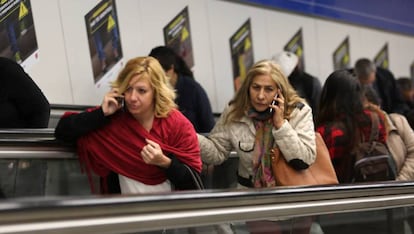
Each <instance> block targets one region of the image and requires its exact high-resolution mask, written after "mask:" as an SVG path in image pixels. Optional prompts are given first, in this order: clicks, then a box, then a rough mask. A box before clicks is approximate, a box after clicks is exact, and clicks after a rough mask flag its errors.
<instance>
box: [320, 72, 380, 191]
mask: <svg viewBox="0 0 414 234" xmlns="http://www.w3.org/2000/svg"><path fill="white" fill-rule="evenodd" d="M363 100H364V93H363V89H362V87H361V84H360V83H359V81H358V79H357V78H356V77H355V76H353V75H352V73H350V72H349V71H348V70H337V71H334V72H333V73H331V74H330V75H329V77H328V78H327V80H326V81H325V84H324V86H323V89H322V94H321V100H320V105H319V112H318V113H319V114H318V117H317V120H316V130H317V131H318V132H319V133H320V134H321V136H322V138H323V139H324V141H325V143H326V146H327V147H328V150H329V154H330V156H331V159H332V163H333V166H334V168H335V171H336V174H337V176H338V180H339V182H340V183H350V182H352V181H353V178H354V163H355V157H354V156H353V154H352V152H354V149H356V147H358V145H359V142H360V139H361V136H363V137H364V139H369V137H370V134H371V122H372V121H373V120H372V118H373V117H372V115H373V114H378V117H379V119H380V121H379V122H380V123H379V126H378V129H379V134H378V138H377V139H374V140H376V141H378V142H381V143H384V144H385V143H386V130H385V124H384V121H385V120H384V114H383V113H382V112H373V111H372V110H369V109H364V103H363Z"/></svg>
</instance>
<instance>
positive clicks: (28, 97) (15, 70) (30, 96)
mask: <svg viewBox="0 0 414 234" xmlns="http://www.w3.org/2000/svg"><path fill="white" fill-rule="evenodd" d="M6 76H8V77H9V78H10V79H12V80H10V81H9V82H10V87H11V88H10V90H9V93H10V96H9V98H10V100H11V101H13V102H14V103H15V105H16V109H17V110H18V112H19V113H20V114H21V115H22V117H23V119H24V120H25V127H27V128H47V127H48V124H49V118H50V105H49V102H48V100H47V98H46V97H45V95H44V94H43V93H42V91H41V90H40V88H39V87H38V86H37V85H36V83H35V82H34V81H33V80H32V79H31V77H30V76H29V75H28V74H27V73H26V72H25V71H24V70H23V68H22V67H21V66H20V65H18V64H17V63H10V66H9V67H8V68H7V74H6Z"/></svg>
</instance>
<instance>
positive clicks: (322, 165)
mask: <svg viewBox="0 0 414 234" xmlns="http://www.w3.org/2000/svg"><path fill="white" fill-rule="evenodd" d="M315 142H316V159H315V162H314V163H313V164H311V165H310V166H309V167H308V168H307V169H304V170H296V169H294V168H293V167H291V166H290V165H289V163H288V162H286V159H285V157H284V156H283V155H282V152H280V150H279V148H274V149H273V150H272V153H273V154H272V156H271V158H272V171H273V176H274V177H275V181H276V185H277V186H299V185H329V184H338V178H337V176H336V173H335V169H334V167H333V165H332V162H331V158H330V156H329V151H328V148H327V147H326V144H325V142H324V140H323V138H322V136H321V135H320V134H319V133H318V132H316V133H315Z"/></svg>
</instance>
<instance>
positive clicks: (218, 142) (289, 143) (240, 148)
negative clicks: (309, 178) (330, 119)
mask: <svg viewBox="0 0 414 234" xmlns="http://www.w3.org/2000/svg"><path fill="white" fill-rule="evenodd" d="M230 108H232V106H228V107H226V108H225V110H224V111H223V113H222V114H221V116H220V118H219V119H218V120H217V123H216V125H215V127H214V128H213V129H212V130H211V132H210V134H209V136H208V137H204V136H202V135H198V140H199V143H200V149H201V159H202V160H203V162H204V163H206V164H214V165H219V164H221V163H222V162H224V161H225V160H227V159H228V157H229V155H230V152H231V151H236V152H237V155H238V156H239V167H238V173H239V175H240V176H242V177H244V178H249V177H250V176H252V175H253V168H252V165H253V163H252V160H253V159H252V157H253V156H252V152H253V148H254V141H255V135H256V130H255V128H254V125H253V121H252V120H251V119H250V118H249V117H247V116H244V117H243V118H242V119H240V120H239V121H237V122H231V123H226V124H224V120H225V118H226V116H227V115H228V113H229V110H230ZM272 134H273V136H274V138H275V144H276V145H277V146H278V147H279V148H280V150H281V151H282V153H283V155H284V156H285V158H286V160H287V161H290V160H292V159H295V158H297V159H301V160H303V161H304V162H305V163H307V164H308V165H310V164H312V163H313V162H314V161H315V155H316V146H315V131H314V125H313V117H312V109H311V108H310V107H309V106H308V105H307V104H305V105H304V106H303V107H302V108H301V109H299V108H296V109H295V110H294V111H293V112H292V114H291V118H290V121H289V122H288V121H287V120H285V123H284V124H283V125H282V127H281V128H279V129H277V130H276V129H274V128H273V129H272Z"/></svg>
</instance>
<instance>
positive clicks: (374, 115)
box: [369, 111, 379, 142]
mask: <svg viewBox="0 0 414 234" xmlns="http://www.w3.org/2000/svg"><path fill="white" fill-rule="evenodd" d="M371 116H372V118H371V134H370V136H369V142H372V141H374V139H376V138H378V135H379V129H378V124H379V118H378V114H377V113H376V112H374V111H372V112H371Z"/></svg>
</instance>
